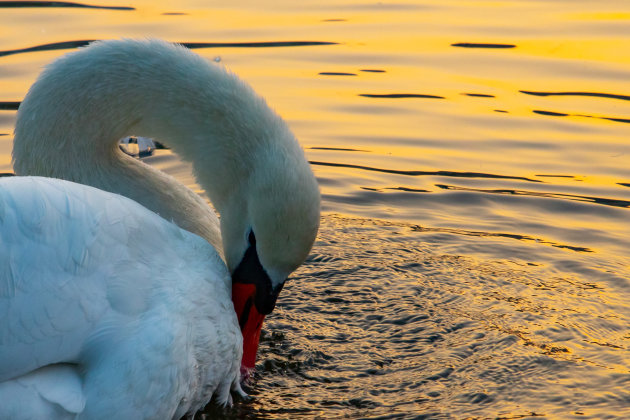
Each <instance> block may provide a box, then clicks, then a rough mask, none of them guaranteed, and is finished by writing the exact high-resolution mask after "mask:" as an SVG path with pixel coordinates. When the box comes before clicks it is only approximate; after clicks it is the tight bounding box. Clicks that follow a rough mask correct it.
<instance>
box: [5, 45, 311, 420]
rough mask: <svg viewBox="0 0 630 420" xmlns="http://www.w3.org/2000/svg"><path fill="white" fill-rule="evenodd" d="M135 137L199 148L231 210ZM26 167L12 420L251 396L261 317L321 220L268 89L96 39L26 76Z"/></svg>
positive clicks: (145, 414)
mask: <svg viewBox="0 0 630 420" xmlns="http://www.w3.org/2000/svg"><path fill="white" fill-rule="evenodd" d="M128 135H141V136H145V137H149V138H155V139H157V140H159V141H160V142H162V143H163V144H166V145H168V146H169V147H170V148H172V149H173V150H174V151H175V152H176V153H177V154H178V155H179V156H181V157H182V158H183V159H185V160H187V161H190V162H191V163H192V167H193V171H194V174H195V176H196V179H197V180H198V182H199V184H200V185H201V186H202V187H203V188H204V189H205V191H206V192H207V194H208V196H209V198H210V201H211V202H212V204H213V206H214V208H215V209H216V210H217V212H218V213H219V215H220V220H219V219H218V218H217V216H216V214H215V213H214V211H213V210H212V209H211V208H210V207H209V206H208V205H207V203H206V202H205V201H204V200H203V199H201V198H200V197H199V196H198V195H197V194H195V193H194V192H192V191H191V190H189V189H188V188H186V187H185V186H183V185H182V184H180V183H179V182H178V181H176V180H175V179H174V178H172V177H170V176H168V175H166V174H165V173H163V172H161V171H159V170H156V169H155V168H152V167H150V166H148V165H146V164H144V163H142V162H140V161H139V160H137V159H133V158H131V157H129V156H127V155H125V154H124V153H123V152H122V151H120V149H119V147H118V140H119V139H121V138H123V137H125V136H128ZM13 166H14V170H15V172H16V174H17V175H19V176H16V177H10V178H6V179H2V180H1V181H0V243H2V244H3V245H2V247H0V319H2V320H6V321H3V322H1V323H0V401H2V404H0V418H9V417H10V418H14V419H16V418H18V419H20V418H50V419H55V418H59V419H61V418H87V419H106V418H107V419H111V418H120V419H127V418H129V419H131V418H134V419H144V418H147V419H148V418H159V419H163V418H180V417H181V416H183V415H189V416H192V415H194V413H195V412H196V411H198V410H199V409H201V408H202V407H203V406H204V405H205V404H206V403H207V402H208V401H209V400H210V399H211V398H212V397H213V396H214V398H216V399H217V400H218V401H219V402H220V403H223V404H226V403H230V400H231V396H230V392H229V391H230V390H233V391H235V392H238V393H240V394H243V391H242V390H241V388H240V380H241V377H242V375H246V374H247V372H250V371H251V370H252V369H253V368H254V365H255V360H256V351H257V347H258V339H259V335H260V330H261V326H262V322H263V320H264V317H265V315H267V314H269V313H270V312H271V311H272V310H273V309H274V306H275V302H276V299H277V297H278V294H279V293H280V291H281V290H282V287H283V285H284V282H285V281H286V279H287V278H288V276H289V274H290V273H291V272H293V271H294V270H295V269H296V268H297V267H298V266H299V265H300V264H301V263H302V262H303V261H304V260H305V259H306V257H307V255H308V253H309V252H310V249H311V247H312V245H313V242H314V240H315V237H316V234H317V230H318V227H319V207H320V194H319V189H318V186H317V182H316V180H315V177H314V175H313V173H312V171H311V169H310V167H309V164H308V162H307V160H306V158H305V156H304V152H303V150H302V148H301V147H300V145H299V144H298V142H297V140H296V139H295V137H294V135H293V134H292V133H291V131H290V130H289V128H288V126H287V125H286V123H285V122H284V121H283V120H282V119H281V118H280V117H279V116H278V115H277V114H276V113H275V112H274V111H272V110H271V108H270V107H269V106H268V105H267V104H266V102H265V101H264V99H262V98H261V97H260V96H258V95H257V94H256V93H255V92H254V91H253V90H252V88H251V87H249V86H248V85H247V84H246V83H244V82H243V81H241V80H240V79H239V78H238V77H237V76H235V75H234V74H232V73H230V72H229V71H227V70H225V69H224V68H223V67H221V66H219V65H216V64H213V63H210V62H208V61H206V60H204V59H203V58H201V57H200V56H198V55H197V54H194V53H193V52H191V51H189V50H188V49H186V48H184V47H182V46H179V45H175V44H170V43H167V42H164V41H160V40H154V39H147V40H129V39H123V40H110V41H100V42H96V43H93V44H91V45H90V46H88V47H85V48H83V49H80V50H78V51H76V52H73V53H70V54H67V55H65V56H63V57H61V58H59V59H57V60H56V61H54V62H53V63H52V64H51V65H49V66H48V67H47V68H46V69H45V70H44V71H43V72H42V74H41V75H40V76H39V78H38V79H37V81H36V82H35V83H34V84H33V86H32V87H31V88H30V90H29V92H28V93H27V95H26V97H25V98H24V101H23V102H22V104H21V105H20V108H19V111H18V116H17V121H16V126H15V136H14V147H13ZM230 297H231V299H230Z"/></svg>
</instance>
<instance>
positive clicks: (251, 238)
mask: <svg viewBox="0 0 630 420" xmlns="http://www.w3.org/2000/svg"><path fill="white" fill-rule="evenodd" d="M247 241H248V242H249V245H250V246H254V247H255V246H256V236H255V235H254V231H253V230H250V231H249V236H248V237H247Z"/></svg>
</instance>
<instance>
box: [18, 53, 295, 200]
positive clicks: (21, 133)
mask: <svg viewBox="0 0 630 420" xmlns="http://www.w3.org/2000/svg"><path fill="white" fill-rule="evenodd" d="M126 135H141V136H146V137H152V138H155V139H157V140H159V141H161V142H163V143H164V144H166V145H168V146H169V147H171V148H172V149H173V150H174V151H175V152H176V153H178V154H179V155H180V156H182V157H183V158H184V159H185V160H188V161H190V162H192V163H193V169H194V172H195V175H196V176H197V179H198V181H199V183H200V184H201V185H202V186H203V187H204V188H205V189H206V191H207V193H208V195H209V196H210V199H211V201H212V202H213V204H214V205H215V207H216V208H217V210H219V212H222V211H223V209H224V208H225V207H226V205H227V203H228V202H230V201H234V200H236V199H237V198H235V197H236V196H237V195H238V196H240V197H247V196H248V194H245V193H243V191H242V190H243V188H247V185H248V179H249V177H250V176H252V174H254V173H256V172H257V171H258V168H259V167H260V166H261V165H269V160H267V159H265V156H266V154H265V153H260V152H259V151H260V150H269V148H271V149H273V150H274V153H275V161H278V155H280V161H285V160H286V159H290V160H294V159H296V158H297V159H298V160H300V159H302V160H303V159H304V158H303V153H302V152H301V149H300V148H299V146H298V145H297V143H296V142H295V141H294V139H293V136H292V134H291V133H290V131H289V130H288V128H287V127H286V124H285V123H284V122H283V121H282V119H281V118H279V117H278V116H277V115H276V114H275V113H274V112H273V111H272V110H271V109H270V108H269V107H268V106H267V105H266V103H265V101H264V100H263V99H262V98H260V97H259V96H257V95H256V94H255V93H254V92H253V90H252V89H251V88H250V87H249V86H248V85H246V84H244V83H243V82H241V81H240V80H239V79H238V78H237V77H236V76H234V75H233V74H231V73H229V72H228V71H226V70H225V69H223V68H222V67H220V66H218V65H214V64H211V63H209V62H207V61H206V60H205V59H203V58H201V57H199V56H197V55H196V54H191V53H190V52H189V51H187V50H186V49H185V48H184V47H181V46H175V45H172V44H168V43H165V42H162V41H157V40H148V41H131V40H124V41H108V42H103V43H98V44H96V45H92V46H90V47H89V48H87V49H83V50H80V51H78V52H76V53H73V54H69V55H67V56H65V57H63V58H61V59H59V60H58V61H56V62H55V63H53V64H52V65H51V66H49V67H48V68H47V69H46V70H45V71H44V72H43V73H42V75H41V76H40V78H39V79H38V81H37V82H36V83H35V84H34V85H33V87H32V88H31V90H30V91H29V94H28V95H27V97H26V98H25V100H24V101H23V103H22V105H21V107H20V112H19V115H18V121H17V123H16V132H15V146H14V152H13V158H14V164H15V165H14V166H15V170H16V172H17V173H18V174H37V175H44V176H55V177H60V178H65V179H70V180H74V181H77V182H83V183H91V184H92V185H95V186H98V187H102V188H104V189H108V190H110V191H114V192H118V193H123V194H125V195H131V196H132V198H135V197H133V194H134V193H133V191H129V190H131V188H130V187H128V186H126V185H128V184H129V183H132V184H136V185H135V186H134V188H136V187H137V188H149V189H158V190H159V189H164V186H163V185H160V183H162V182H166V181H165V178H162V179H156V178H155V177H156V171H148V172H146V168H142V169H140V168H139V165H141V164H139V163H138V162H136V161H133V160H131V159H128V158H127V157H125V156H123V154H122V153H121V152H120V151H119V150H118V140H119V139H120V138H122V137H124V136H126ZM300 156H302V157H301V158H300ZM68 160H70V161H71V163H67V164H65V165H60V164H59V162H65V161H68ZM169 182H170V181H169ZM143 204H144V203H143ZM145 205H146V204H145ZM157 205H159V204H157ZM162 205H175V204H169V203H163V204H162ZM152 210H154V211H155V210H156V209H152Z"/></svg>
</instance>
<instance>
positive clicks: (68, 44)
mask: <svg viewBox="0 0 630 420" xmlns="http://www.w3.org/2000/svg"><path fill="white" fill-rule="evenodd" d="M94 41H96V40H95V39H88V40H77V41H63V42H52V43H50V44H42V45H36V46H33V47H26V48H18V49H14V50H4V51H0V57H4V56H8V55H13V54H22V53H29V52H35V51H53V50H66V49H71V48H79V47H84V46H86V45H88V44H90V43H91V42H94ZM180 44H181V45H183V46H185V47H187V48H190V49H197V48H275V47H304V46H315V45H336V44H337V43H336V42H328V41H256V42H181V43H180Z"/></svg>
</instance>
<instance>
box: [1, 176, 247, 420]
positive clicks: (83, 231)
mask: <svg viewBox="0 0 630 420" xmlns="http://www.w3.org/2000/svg"><path fill="white" fill-rule="evenodd" d="M0 243H1V244H2V247H0V319H2V322H1V323H0V399H1V400H2V401H3V404H0V418H5V416H4V415H5V414H7V413H8V412H10V411H7V410H10V409H11V407H10V406H9V405H10V404H9V403H6V404H5V401H8V400H5V398H3V395H4V396H5V397H6V394H2V392H3V389H4V390H7V389H9V390H11V389H13V390H15V389H16V388H15V386H18V385H19V386H23V385H24V384H25V383H28V381H29V380H32V376H33V375H36V378H35V379H38V377H37V371H36V370H37V369H40V368H42V367H46V366H48V367H51V366H52V367H53V368H57V369H61V371H63V372H64V374H60V375H58V378H59V380H58V381H57V382H55V383H54V389H55V392H53V394H54V395H57V397H51V398H53V399H55V398H57V399H59V400H60V401H61V400H63V401H65V403H64V404H65V405H66V406H67V407H68V409H69V410H70V408H72V407H74V409H76V407H80V406H81V398H83V399H84V401H83V403H84V404H85V408H84V409H82V410H83V414H82V415H85V416H86V417H87V418H152V417H159V418H171V417H177V416H181V415H183V414H185V413H186V412H189V411H195V410H198V409H199V408H201V406H202V405H203V404H205V403H206V402H207V401H208V400H209V399H210V397H211V396H212V394H216V396H217V397H218V398H219V400H220V401H222V402H225V401H227V398H228V397H229V394H228V393H229V389H230V387H231V386H232V385H233V384H235V383H238V379H239V365H240V355H241V352H242V343H241V340H242V339H241V335H240V330H239V326H238V322H237V320H236V316H235V313H234V308H233V305H232V302H231V300H230V280H229V275H228V272H227V269H226V267H225V265H224V263H223V262H222V260H221V259H220V257H219V256H218V254H217V253H216V252H215V250H214V249H213V248H212V246H211V245H209V244H208V243H207V242H206V241H205V240H203V239H202V238H200V237H198V236H196V235H193V234H191V233H189V232H186V231H184V230H182V229H180V228H178V227H177V226H175V225H173V224H172V223H169V222H166V221H165V220H164V219H162V218H160V217H159V216H157V215H156V214H154V213H152V212H150V211H148V210H147V209H145V208H144V207H142V206H140V205H139V204H137V203H135V202H133V201H131V200H129V199H127V198H124V197H121V196H118V195H114V194H111V193H107V192H104V191H100V190H97V189H94V188H91V187H87V186H83V185H79V184H74V183H71V182H66V181H61V180H55V179H46V178H37V177H15V178H7V179H2V180H0ZM33 372H35V373H33ZM29 374H30V375H31V376H30V377H29ZM44 376H45V375H42V376H41V378H44ZM29 378H30V379H29ZM64 378H68V379H67V380H64ZM73 378H74V379H73ZM76 378H80V380H81V381H82V388H77V386H76V384H75V383H73V381H74V380H75V379H76ZM35 382H37V381H35ZM40 382H41V386H44V388H43V391H36V392H35V391H34V392H35V394H33V395H35V396H38V397H41V398H44V397H42V396H43V395H45V394H46V395H47V392H46V388H45V381H44V380H42V381H40ZM12 387H13V388H12ZM64 387H66V388H64ZM64 389H65V391H66V392H65V394H64ZM77 389H79V390H81V391H82V394H79V395H78V396H75V397H72V395H74V394H73V393H76V391H77ZM48 391H50V389H48ZM77 398H78V400H77ZM44 399H45V398H44ZM49 399H50V398H49ZM46 401H48V400H46ZM68 401H69V402H68ZM54 403H56V404H58V405H59V404H61V406H64V405H63V404H62V403H60V402H59V401H54ZM53 405H54V404H53ZM3 410H4V411H3Z"/></svg>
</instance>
